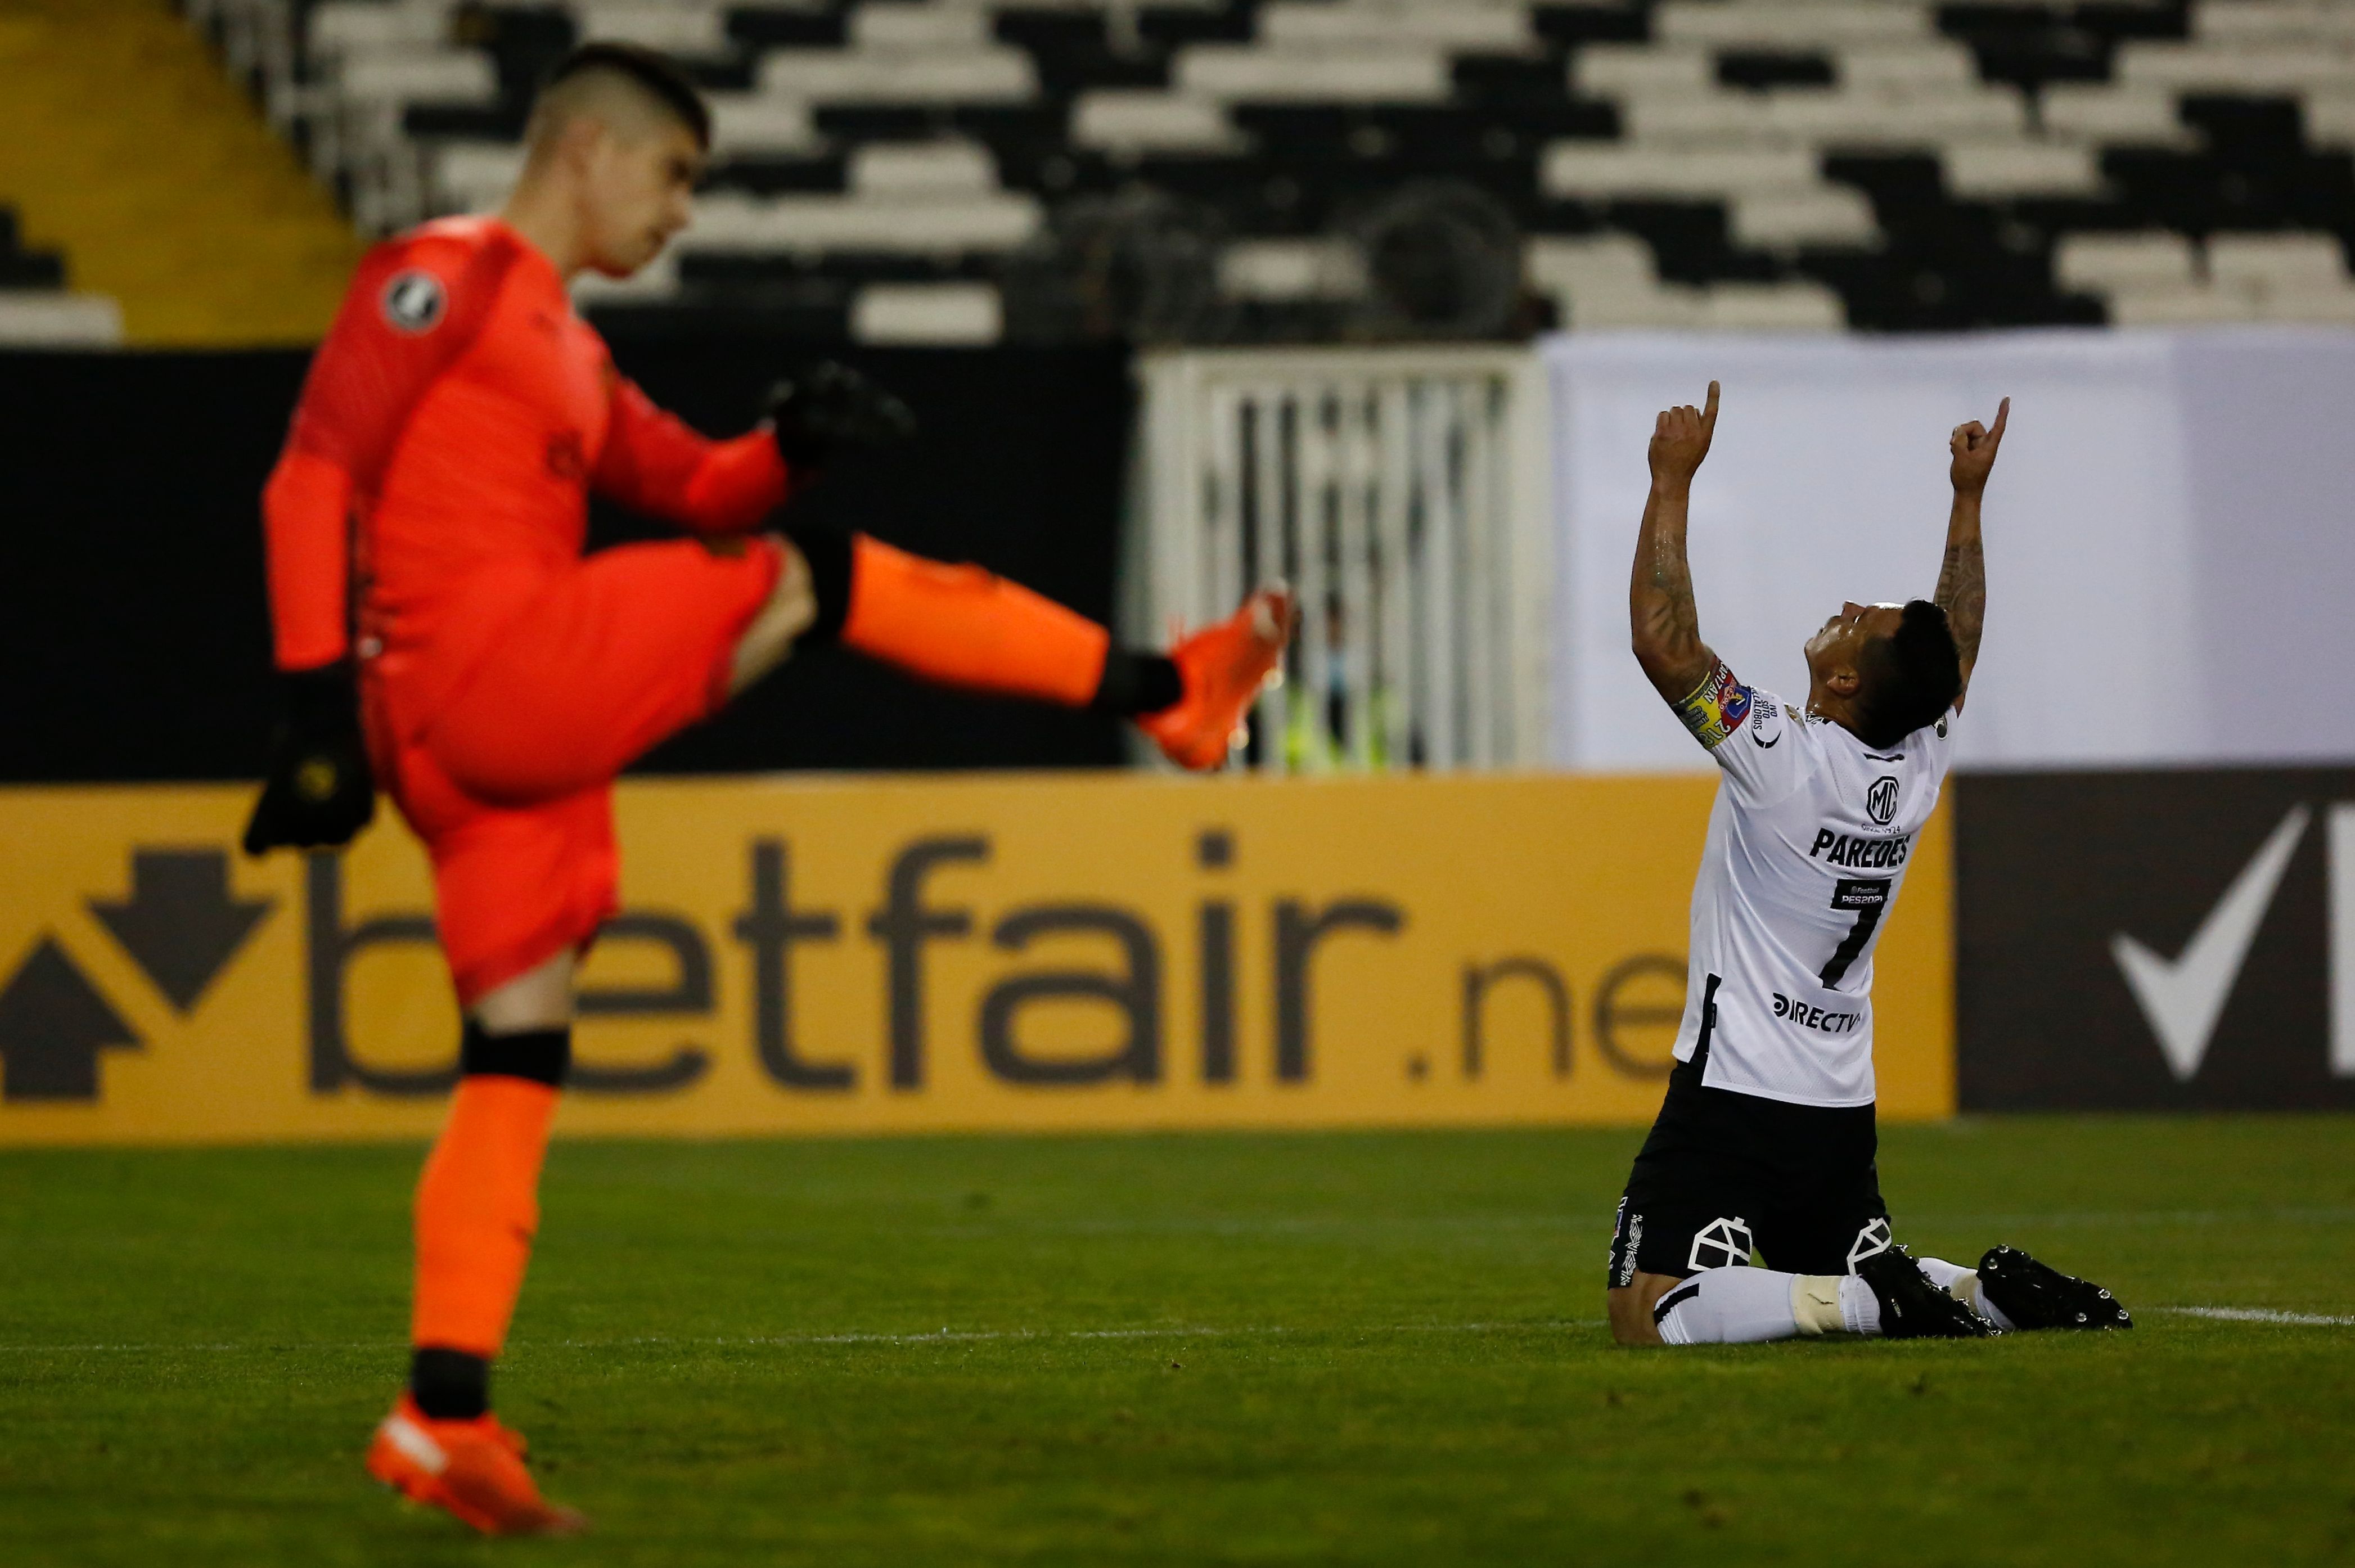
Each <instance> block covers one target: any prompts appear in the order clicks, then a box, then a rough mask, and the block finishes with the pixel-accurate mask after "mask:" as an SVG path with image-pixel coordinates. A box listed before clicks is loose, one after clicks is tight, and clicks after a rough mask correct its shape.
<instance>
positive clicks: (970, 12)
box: [850, 5, 995, 54]
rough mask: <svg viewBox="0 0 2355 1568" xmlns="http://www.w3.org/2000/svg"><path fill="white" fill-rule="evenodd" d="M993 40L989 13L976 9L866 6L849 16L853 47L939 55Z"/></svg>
mask: <svg viewBox="0 0 2355 1568" xmlns="http://www.w3.org/2000/svg"><path fill="white" fill-rule="evenodd" d="M994 41H995V40H994V39H993V38H992V37H990V32H989V13H988V12H986V10H983V9H981V8H979V7H977V6H975V7H967V6H962V5H955V6H952V5H861V6H859V7H858V9H857V10H855V11H853V12H851V14H850V43H851V47H852V48H859V49H877V50H895V51H901V52H907V53H924V54H937V53H943V52H951V51H956V50H964V49H977V48H987V47H989V46H990V45H991V44H992V43H993V42H994Z"/></svg>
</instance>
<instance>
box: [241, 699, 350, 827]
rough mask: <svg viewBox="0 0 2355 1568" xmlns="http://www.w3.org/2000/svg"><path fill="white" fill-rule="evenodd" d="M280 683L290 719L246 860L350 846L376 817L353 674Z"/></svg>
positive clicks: (281, 729)
mask: <svg viewBox="0 0 2355 1568" xmlns="http://www.w3.org/2000/svg"><path fill="white" fill-rule="evenodd" d="M279 681H280V684H281V687H282V689H283V690H284V692H285V697H286V717H285V719H284V720H282V721H281V722H280V724H279V726H278V732H277V733H276V734H275V735H274V736H272V738H271V743H270V773H269V776H268V777H267V778H266V779H265V780H264V781H263V783H262V785H261V799H260V800H258V801H256V802H254V805H253V816H252V818H251V820H250V821H249V822H247V823H246V825H245V852H246V853H247V854H249V855H260V854H262V853H264V852H266V851H268V850H271V849H274V848H279V847H280V846H282V845H284V846H287V847H290V848H296V849H315V848H322V847H325V846H333V845H342V844H348V843H350V842H351V841H352V839H353V837H354V836H356V835H357V833H358V832H359V830H360V829H361V828H363V827H367V826H368V823H369V822H370V821H371V820H373V819H374V817H375V816H376V780H375V778H374V777H373V776H372V775H371V774H370V773H369V772H368V745H367V743H366V742H365V741H362V740H361V738H360V700H359V688H358V683H357V678H356V677H355V676H354V675H353V672H352V667H351V665H350V663H349V662H348V661H345V662H341V663H337V664H331V665H324V666H322V667H319V668H317V669H305V670H296V671H293V673H291V674H287V675H283V676H281V677H279Z"/></svg>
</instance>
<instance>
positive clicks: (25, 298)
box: [0, 289, 123, 348]
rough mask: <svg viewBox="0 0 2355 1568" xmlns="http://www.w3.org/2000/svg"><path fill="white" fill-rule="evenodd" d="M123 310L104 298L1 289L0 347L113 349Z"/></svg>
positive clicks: (120, 330)
mask: <svg viewBox="0 0 2355 1568" xmlns="http://www.w3.org/2000/svg"><path fill="white" fill-rule="evenodd" d="M122 341H123V307H122V306H121V305H118V304H115V303H114V301H113V300H112V298H111V297H109V296H108V295H105V294H69V293H56V292H55V291H52V290H46V289H0V344H5V345H6V346H7V347H11V348H112V347H116V346H118V345H119V344H121V343H122Z"/></svg>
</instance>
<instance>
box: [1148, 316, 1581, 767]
mask: <svg viewBox="0 0 2355 1568" xmlns="http://www.w3.org/2000/svg"><path fill="white" fill-rule="evenodd" d="M1140 374H1141V377H1142V380H1143V383H1144V401H1143V405H1142V411H1141V413H1140V421H1141V428H1142V433H1143V439H1142V441H1141V443H1139V454H1140V459H1141V461H1140V464H1139V474H1138V484H1137V495H1136V503H1135V506H1134V507H1132V517H1131V535H1130V539H1129V549H1128V551H1127V554H1126V562H1127V564H1126V568H1125V571H1126V577H1125V579H1124V609H1125V618H1126V620H1127V622H1128V629H1129V631H1130V632H1131V634H1132V635H1135V636H1138V637H1140V638H1142V639H1146V640H1148V641H1153V640H1158V639H1159V638H1161V637H1164V636H1166V635H1167V632H1168V628H1169V626H1170V625H1171V624H1173V623H1182V624H1186V625H1188V626H1198V625H1201V624H1205V623H1206V622H1209V621H1211V620H1214V619H1216V618H1218V617H1220V616H1222V615H1224V614H1226V613H1229V612H1230V611H1231V610H1232V609H1233V607H1234V605H1235V604H1236V603H1237V602H1238V601H1239V600H1240V599H1241V596H1242V595H1243V593H1244V592H1247V591H1248V590H1249V589H1250V588H1252V587H1253V586H1256V585H1258V584H1260V583H1263V582H1266V581H1273V580H1276V579H1281V580H1283V581H1287V582H1289V583H1291V584H1292V586H1293V588H1294V590H1295V592H1296V593H1297V594H1298V596H1299V602H1300V608H1301V625H1300V635H1299V636H1298V638H1297V639H1296V640H1295V643H1294V645H1293V648H1292V651H1291V655H1290V657H1289V660H1288V663H1287V667H1286V670H1285V676H1286V679H1285V681H1284V684H1283V685H1282V686H1280V687H1278V688H1274V689H1272V690H1271V691H1269V692H1268V694H1267V695H1266V696H1265V697H1264V698H1263V699H1262V701H1261V703H1260V707H1259V710H1258V713H1257V714H1256V716H1255V721H1254V723H1253V725H1252V736H1251V740H1250V744H1249V750H1248V753H1247V755H1248V759H1249V762H1250V763H1251V765H1252V766H1254V767H1257V768H1260V769H1263V770H1274V771H1281V772H1291V773H1320V772H1330V771H1370V770H1378V769H1385V768H1401V767H1423V768H1430V769H1434V770H1444V769H1451V768H1459V767H1474V768H1481V767H1507V766H1512V765H1516V764H1536V763H1541V762H1542V761H1543V760H1544V758H1545V755H1546V736H1545V721H1546V711H1547V708H1546V701H1545V686H1546V675H1547V669H1546V666H1547V648H1548V645H1549V639H1550V614H1549V605H1550V589H1551V586H1552V579H1553V566H1552V550H1551V548H1550V535H1549V532H1548V526H1547V516H1548V512H1547V507H1546V479H1547V464H1548V463H1549V461H1550V460H1549V457H1548V450H1549V447H1548V443H1547V440H1546V431H1545V415H1544V397H1545V383H1544V380H1543V377H1542V373H1541V371H1540V367H1539V362H1538V360H1537V357H1536V356H1535V355H1533V354H1531V353H1528V352H1525V351H1522V350H1519V349H1505V348H1413V349H1393V348H1365V349H1296V350H1251V351H1235V350H1218V349H1212V350H1188V351H1177V352H1169V353H1162V354H1153V355H1148V356H1146V357H1145V358H1144V360H1143V361H1142V365H1141V370H1140Z"/></svg>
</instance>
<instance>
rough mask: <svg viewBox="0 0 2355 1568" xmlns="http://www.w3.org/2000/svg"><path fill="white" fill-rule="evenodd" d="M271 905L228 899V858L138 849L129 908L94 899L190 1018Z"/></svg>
mask: <svg viewBox="0 0 2355 1568" xmlns="http://www.w3.org/2000/svg"><path fill="white" fill-rule="evenodd" d="M270 904H271V901H270V900H268V899H256V900H253V901H250V902H241V901H238V900H236V899H232V898H230V897H229V856H228V854H227V852H225V851H223V850H219V849H139V850H134V851H133V853H132V856H131V897H130V899H129V901H126V902H123V903H104V902H101V901H99V900H97V899H92V900H91V901H90V912H91V913H92V914H94V915H96V916H97V917H98V918H99V919H100V920H101V921H102V922H103V923H105V925H106V929H107V930H109V931H111V932H112V933H114V940H115V941H117V942H120V943H121V944H123V951H124V952H126V953H128V954H130V955H131V956H132V959H133V961H134V962H135V963H137V964H138V965H139V967H141V968H142V969H144V970H145V971H146V972H147V977H148V978H149V979H150V980H153V981H155V988H156V989H157V990H159V991H161V992H163V993H164V995H165V997H169V998H170V1000H171V1003H172V1006H174V1007H175V1008H178V1009H179V1010H180V1011H182V1012H184V1013H185V1012H186V1011H187V1010H188V1009H189V1008H193V1007H195V1006H196V1005H197V997H201V996H203V995H204V994H205V987H207V986H209V985H211V984H212V983H213V976H216V975H218V974H219V973H220V972H221V970H222V969H224V968H225V967H227V966H228V965H229V960H230V959H231V958H232V957H234V956H236V955H237V950H238V949H239V948H240V946H242V945H244V943H245V939H246V938H247V937H248V936H250V935H252V934H253V928H254V927H255V926H256V925H259V924H260V923H261V917H262V916H264V915H266V914H268V913H269V912H270Z"/></svg>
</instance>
